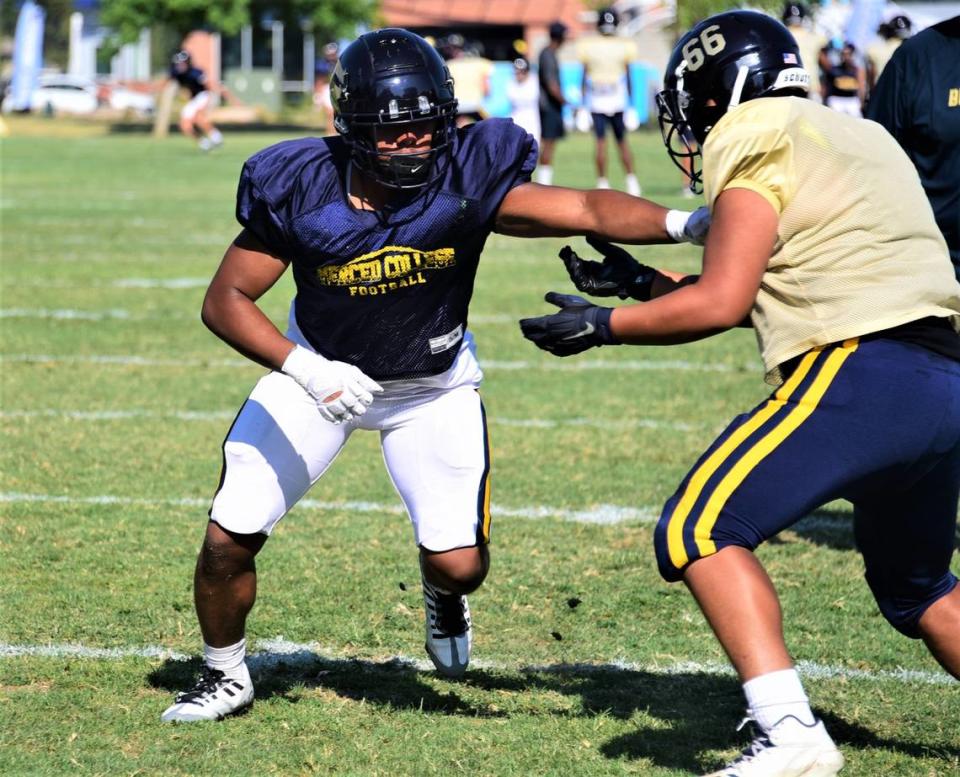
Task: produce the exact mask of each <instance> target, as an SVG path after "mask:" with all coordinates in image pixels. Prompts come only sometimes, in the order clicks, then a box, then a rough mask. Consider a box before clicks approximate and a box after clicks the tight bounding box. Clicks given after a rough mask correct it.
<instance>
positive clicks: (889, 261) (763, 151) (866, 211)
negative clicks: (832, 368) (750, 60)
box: [703, 97, 960, 385]
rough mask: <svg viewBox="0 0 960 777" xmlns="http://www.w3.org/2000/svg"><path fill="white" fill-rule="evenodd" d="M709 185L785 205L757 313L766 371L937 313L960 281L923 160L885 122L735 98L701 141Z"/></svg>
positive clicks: (955, 294)
mask: <svg viewBox="0 0 960 777" xmlns="http://www.w3.org/2000/svg"><path fill="white" fill-rule="evenodd" d="M703 180H704V196H705V198H706V201H707V204H708V205H709V207H710V208H711V210H712V209H713V206H714V203H715V202H716V200H717V197H719V196H720V193H721V192H723V191H724V190H725V189H731V188H742V189H750V190H751V191H754V192H757V193H758V194H760V195H761V196H763V197H764V198H765V199H766V200H767V201H768V202H769V203H770V204H771V205H772V206H773V207H774V208H775V209H776V211H777V213H778V214H779V216H780V221H779V226H778V230H777V243H776V245H775V246H774V251H773V255H772V256H771V257H770V262H769V264H768V265H767V269H766V271H765V272H764V274H763V279H762V282H761V286H760V291H759V292H758V294H757V299H756V301H755V302H754V305H753V310H752V312H751V320H752V322H753V325H754V328H755V330H756V333H757V339H758V341H759V344H760V351H761V355H762V357H763V363H764V367H765V369H766V371H767V380H768V382H770V383H773V384H774V385H776V384H778V383H779V382H780V381H781V376H780V371H779V369H778V366H779V365H781V364H783V362H785V361H787V360H788V359H791V358H793V357H794V356H798V355H800V354H802V353H805V352H806V351H808V350H810V349H811V348H813V347H815V346H818V345H826V344H828V343H834V342H839V341H842V340H845V339H847V338H851V337H857V336H861V335H866V334H870V333H872V332H879V331H881V330H884V329H890V328H892V327H895V326H898V325H900V324H905V323H907V322H910V321H915V320H917V319H921V318H925V317H927V316H935V317H940V318H946V317H949V318H951V319H952V323H953V326H954V328H955V329H958V330H960V283H958V282H957V280H956V278H955V277H954V274H953V266H952V264H951V263H950V258H949V255H948V254H947V246H946V243H945V242H944V240H943V235H941V234H940V230H939V229H937V225H936V222H935V221H934V218H933V211H932V210H931V208H930V204H929V202H928V201H927V197H926V195H925V194H924V192H923V188H922V187H921V186H920V179H919V177H918V176H917V172H916V170H915V169H914V167H913V165H912V164H911V162H910V160H909V159H908V158H907V156H906V154H904V153H903V151H902V149H901V148H900V146H899V145H897V142H896V141H895V140H894V139H893V137H892V136H891V135H890V134H889V133H887V131H886V130H885V129H884V128H883V127H881V126H880V125H879V124H876V123H874V122H871V121H866V120H864V119H855V118H852V117H850V116H845V115H843V114H840V113H837V112H836V111H832V110H830V109H829V108H825V107H823V106H821V105H818V104H816V103H815V102H813V101H812V100H805V99H803V98H800V97H764V98H761V99H757V100H750V101H748V102H746V103H744V104H743V105H740V106H738V107H736V108H733V109H732V110H730V111H729V112H728V113H727V114H726V115H724V116H723V118H721V119H720V121H718V122H717V124H716V126H715V127H714V128H713V129H712V130H711V131H710V134H709V135H708V136H707V140H706V143H705V144H704V147H703Z"/></svg>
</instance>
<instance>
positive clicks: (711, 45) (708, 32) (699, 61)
mask: <svg viewBox="0 0 960 777" xmlns="http://www.w3.org/2000/svg"><path fill="white" fill-rule="evenodd" d="M726 45H727V42H726V41H725V40H724V38H723V33H721V32H720V25H719V24H712V25H710V26H709V27H707V28H706V29H705V30H704V31H703V32H701V33H700V37H698V38H691V39H690V40H688V41H687V42H686V43H685V44H684V46H683V48H682V49H681V51H682V52H683V58H684V59H685V60H686V61H687V70H690V71H691V72H692V71H694V70H699V69H700V68H701V67H702V66H703V63H704V62H705V61H706V58H707V57H712V56H714V55H715V54H719V53H720V52H721V51H723V49H724V47H725V46H726Z"/></svg>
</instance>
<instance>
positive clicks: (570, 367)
mask: <svg viewBox="0 0 960 777" xmlns="http://www.w3.org/2000/svg"><path fill="white" fill-rule="evenodd" d="M2 362H9V363H26V364H51V363H55V364H99V365H109V364H114V365H117V366H121V367H233V368H239V367H256V366H257V365H255V364H254V363H253V362H251V361H249V360H247V359H239V358H237V359H156V358H149V357H145V356H135V355H132V354H86V355H83V356H69V355H66V354H52V353H7V354H0V363H2ZM480 366H481V367H482V368H483V369H484V370H526V371H538V370H545V371H548V372H581V371H583V372H587V371H593V370H617V371H621V372H624V371H654V372H664V371H671V370H676V371H681V372H688V371H689V372H748V371H751V370H754V369H755V367H756V365H753V366H751V365H743V366H737V365H734V364H727V363H724V362H694V361H687V360H684V359H645V360H638V359H632V360H624V361H603V360H596V359H578V360H575V361H560V360H552V361H526V360H517V361H497V360H490V361H488V360H485V359H481V360H480ZM258 369H262V368H258Z"/></svg>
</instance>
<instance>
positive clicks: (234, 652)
mask: <svg viewBox="0 0 960 777" xmlns="http://www.w3.org/2000/svg"><path fill="white" fill-rule="evenodd" d="M246 655H247V640H246V638H244V639H241V640H240V641H239V642H237V643H236V644H234V645H227V646H226V647H222V648H217V647H210V645H208V644H207V643H206V642H204V643H203V660H204V661H205V662H206V664H207V666H209V667H210V668H211V669H219V670H220V671H221V672H223V674H224V675H225V676H227V677H231V678H233V679H235V680H242V679H244V678H245V677H247V676H249V673H248V672H247V665H246V664H245V663H244V662H243V659H244V657H245V656H246Z"/></svg>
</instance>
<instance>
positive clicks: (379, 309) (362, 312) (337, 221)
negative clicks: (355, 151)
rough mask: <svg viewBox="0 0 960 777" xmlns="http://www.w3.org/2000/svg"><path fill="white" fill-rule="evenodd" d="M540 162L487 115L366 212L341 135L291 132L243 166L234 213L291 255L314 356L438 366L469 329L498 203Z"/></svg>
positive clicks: (409, 369) (423, 369)
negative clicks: (427, 180) (449, 151)
mask: <svg viewBox="0 0 960 777" xmlns="http://www.w3.org/2000/svg"><path fill="white" fill-rule="evenodd" d="M536 163H537V144H536V141H534V139H533V138H532V137H531V136H530V135H529V134H527V132H526V131H525V130H523V129H521V128H520V127H518V126H517V125H515V124H514V123H513V122H512V121H510V120H509V119H487V120H486V121H481V122H478V123H476V124H473V125H470V126H468V127H466V128H463V129H460V130H458V131H457V135H456V139H455V142H454V146H453V158H452V160H451V162H450V164H449V165H448V166H447V168H446V171H445V172H444V174H443V176H442V177H441V178H440V179H439V180H438V181H437V182H436V183H434V184H432V185H430V186H428V187H426V189H425V190H424V191H421V192H420V193H419V194H414V195H410V196H405V195H403V194H400V195H398V197H397V203H398V204H397V206H396V207H395V208H394V209H391V210H386V211H381V212H372V211H362V210H358V209H356V208H353V207H352V206H351V205H350V203H349V201H348V198H347V194H346V190H345V181H346V180H347V173H348V169H349V166H350V152H349V149H348V148H347V146H346V144H345V143H344V142H343V140H342V139H341V138H339V137H327V138H305V139H301V140H291V141H286V142H283V143H278V144H277V145H275V146H271V147H270V148H267V149H265V150H263V151H261V152H259V153H257V154H255V155H254V156H253V157H251V158H250V159H249V160H248V161H247V163H246V164H245V165H244V167H243V172H242V173H241V176H240V186H239V190H238V192H237V220H238V221H239V222H240V223H241V224H242V225H243V226H244V227H245V228H246V229H247V230H249V231H250V232H251V233H252V234H253V235H254V236H256V237H257V239H259V240H260V241H261V242H262V243H263V244H264V246H265V247H266V248H267V249H268V250H269V251H270V252H271V253H273V254H275V255H276V256H279V257H281V258H283V259H285V260H287V261H289V262H290V263H291V264H292V266H293V275H294V279H295V281H296V286H297V296H296V318H297V325H298V326H299V327H300V330H301V331H302V332H303V335H304V337H306V338H307V340H308V341H309V342H310V344H311V345H312V346H313V347H314V348H315V349H316V351H317V352H318V353H320V354H322V355H323V356H326V357H327V358H328V359H336V360H338V361H344V362H347V363H349V364H354V365H356V366H357V367H359V368H360V369H361V370H363V371H364V372H365V373H366V374H367V375H369V376H370V377H372V378H374V379H376V380H396V379H404V378H419V377H425V376H428V375H437V374H439V373H441V372H444V371H445V370H447V369H448V368H449V367H450V366H451V364H452V363H453V360H454V357H455V356H456V354H457V352H458V350H459V344H460V340H461V339H462V338H463V334H464V332H465V331H466V328H467V307H468V305H469V303H470V297H471V295H472V294H473V282H474V277H475V276H476V272H477V263H478V260H479V259H480V252H481V251H482V249H483V246H484V243H485V242H486V239H487V236H488V235H489V234H490V232H491V231H492V229H493V225H494V221H495V219H496V215H497V211H498V210H499V208H500V203H501V202H502V201H503V198H504V197H505V196H506V194H507V193H508V192H509V191H510V190H511V189H512V188H513V187H515V186H517V185H519V184H521V183H524V182H526V181H529V180H530V175H531V173H532V172H533V169H534V167H535V166H536ZM355 172H356V171H354V173H355Z"/></svg>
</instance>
